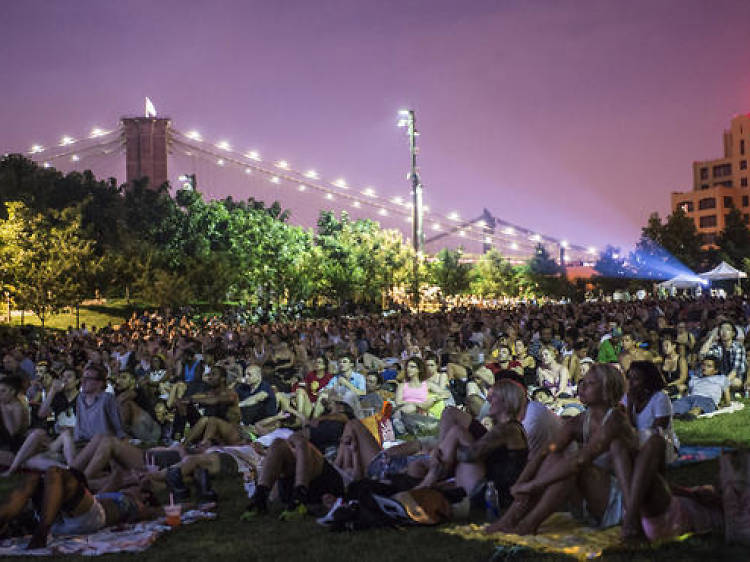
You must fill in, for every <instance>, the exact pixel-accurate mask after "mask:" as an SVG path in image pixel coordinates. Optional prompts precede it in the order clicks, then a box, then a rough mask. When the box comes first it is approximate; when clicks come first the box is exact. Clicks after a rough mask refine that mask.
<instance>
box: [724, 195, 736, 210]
mask: <svg viewBox="0 0 750 562" xmlns="http://www.w3.org/2000/svg"><path fill="white" fill-rule="evenodd" d="M724 207H725V208H727V209H731V208H732V207H734V201H732V198H731V197H728V196H724Z"/></svg>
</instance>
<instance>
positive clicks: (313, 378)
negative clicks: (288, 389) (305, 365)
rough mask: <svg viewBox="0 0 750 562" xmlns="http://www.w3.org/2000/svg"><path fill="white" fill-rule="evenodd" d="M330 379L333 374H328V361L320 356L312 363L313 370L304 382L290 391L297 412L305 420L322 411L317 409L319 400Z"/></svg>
mask: <svg viewBox="0 0 750 562" xmlns="http://www.w3.org/2000/svg"><path fill="white" fill-rule="evenodd" d="M332 378H333V374H332V373H330V372H328V361H327V360H326V358H325V357H324V356H322V355H321V356H319V357H317V358H316V359H315V361H314V362H313V370H312V371H310V372H309V373H307V374H306V375H305V379H304V382H298V383H297V384H295V385H294V388H292V390H293V392H294V393H295V394H296V397H297V411H298V412H300V413H301V414H302V415H303V416H304V417H305V418H308V419H309V418H312V417H315V415H316V414H317V413H319V411H322V410H323V408H322V407H319V398H320V397H321V394H323V393H322V391H323V389H324V388H326V387H327V386H328V383H329V382H331V379H332Z"/></svg>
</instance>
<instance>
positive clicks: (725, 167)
mask: <svg viewBox="0 0 750 562" xmlns="http://www.w3.org/2000/svg"><path fill="white" fill-rule="evenodd" d="M731 175H732V165H731V164H721V165H719V166H714V177H715V178H722V177H724V176H731Z"/></svg>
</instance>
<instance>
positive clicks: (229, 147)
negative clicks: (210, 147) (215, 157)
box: [216, 141, 232, 150]
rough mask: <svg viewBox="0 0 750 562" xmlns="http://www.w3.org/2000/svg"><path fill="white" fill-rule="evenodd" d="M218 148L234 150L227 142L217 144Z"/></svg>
mask: <svg viewBox="0 0 750 562" xmlns="http://www.w3.org/2000/svg"><path fill="white" fill-rule="evenodd" d="M216 148H219V149H221V150H232V145H231V144H229V142H227V141H219V142H217V143H216Z"/></svg>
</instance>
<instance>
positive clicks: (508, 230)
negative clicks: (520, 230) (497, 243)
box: [503, 226, 516, 236]
mask: <svg viewBox="0 0 750 562" xmlns="http://www.w3.org/2000/svg"><path fill="white" fill-rule="evenodd" d="M503 233H504V234H507V235H508V236H515V234H516V230H515V229H514V228H513V227H512V226H506V227H505V228H504V229H503Z"/></svg>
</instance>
